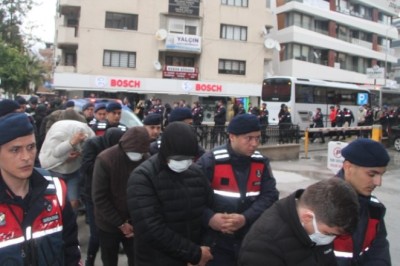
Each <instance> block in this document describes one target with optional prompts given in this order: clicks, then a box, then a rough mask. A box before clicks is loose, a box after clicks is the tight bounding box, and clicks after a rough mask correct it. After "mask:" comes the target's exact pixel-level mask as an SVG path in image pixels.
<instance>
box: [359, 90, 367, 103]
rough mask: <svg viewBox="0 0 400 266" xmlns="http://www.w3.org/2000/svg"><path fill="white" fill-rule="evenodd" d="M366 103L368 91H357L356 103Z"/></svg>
mask: <svg viewBox="0 0 400 266" xmlns="http://www.w3.org/2000/svg"><path fill="white" fill-rule="evenodd" d="M367 103H368V93H366V92H359V93H357V105H364V104H367Z"/></svg>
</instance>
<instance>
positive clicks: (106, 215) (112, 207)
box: [92, 127, 150, 233]
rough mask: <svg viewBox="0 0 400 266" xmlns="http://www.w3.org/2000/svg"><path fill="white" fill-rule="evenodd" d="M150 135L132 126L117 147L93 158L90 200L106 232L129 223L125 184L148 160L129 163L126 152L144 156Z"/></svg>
mask: <svg viewBox="0 0 400 266" xmlns="http://www.w3.org/2000/svg"><path fill="white" fill-rule="evenodd" d="M149 144H150V136H149V134H148V133H147V130H146V128H144V127H132V128H130V129H129V130H128V131H126V132H125V134H124V135H123V136H122V137H121V139H120V141H119V143H118V145H114V146H112V147H111V148H108V149H106V150H104V151H102V152H101V153H100V154H99V155H98V156H97V158H96V162H95V165H94V171H93V180H92V199H93V202H94V206H95V221H96V225H97V226H98V227H99V228H100V229H102V230H103V231H106V232H110V233H113V232H120V229H119V228H118V227H119V226H120V225H121V224H123V223H124V222H126V221H127V220H129V213H128V209H127V204H126V185H127V182H128V178H129V175H130V173H131V172H132V170H133V169H135V168H136V167H137V166H138V165H139V164H141V163H142V162H143V161H144V160H145V159H146V158H147V157H146V156H144V157H143V158H142V159H141V160H139V161H135V162H134V161H131V160H130V159H129V157H128V156H127V155H126V152H137V153H142V154H147V153H148V151H149Z"/></svg>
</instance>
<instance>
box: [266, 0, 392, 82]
mask: <svg viewBox="0 0 400 266" xmlns="http://www.w3.org/2000/svg"><path fill="white" fill-rule="evenodd" d="M274 9H275V11H276V21H275V23H276V24H275V25H274V26H275V27H274V28H275V29H276V31H274V32H273V34H274V36H275V39H276V40H277V41H279V43H280V44H281V52H280V54H279V60H278V61H279V63H278V64H276V66H275V67H276V69H275V71H274V72H275V73H279V74H280V75H287V76H295V77H301V78H314V79H322V80H330V81H339V82H348V83H355V84H359V85H365V86H367V87H370V88H371V89H376V88H379V87H381V86H384V85H385V84H388V83H392V82H393V80H391V79H390V78H391V77H392V76H390V75H389V73H391V72H392V66H393V65H394V64H396V63H397V56H396V54H395V51H394V49H392V48H391V46H390V43H391V42H392V41H394V40H397V39H398V31H397V29H396V27H393V26H392V19H393V18H396V17H397V16H398V15H399V11H400V2H399V1H396V0H385V1H376V0H296V1H291V0H277V1H276V7H275V8H274ZM371 69H375V70H376V71H377V72H380V73H381V75H380V76H379V77H376V78H371V75H367V71H371Z"/></svg>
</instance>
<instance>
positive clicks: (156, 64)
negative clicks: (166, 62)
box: [153, 61, 162, 70]
mask: <svg viewBox="0 0 400 266" xmlns="http://www.w3.org/2000/svg"><path fill="white" fill-rule="evenodd" d="M153 66H154V68H155V69H156V70H161V68H162V66H161V63H160V62H158V61H154V63H153Z"/></svg>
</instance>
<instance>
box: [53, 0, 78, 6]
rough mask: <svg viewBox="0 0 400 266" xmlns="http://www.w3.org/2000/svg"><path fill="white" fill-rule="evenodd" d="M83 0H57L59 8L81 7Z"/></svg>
mask: <svg viewBox="0 0 400 266" xmlns="http://www.w3.org/2000/svg"><path fill="white" fill-rule="evenodd" d="M82 2H83V0H58V3H59V5H60V6H81V5H82Z"/></svg>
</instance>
